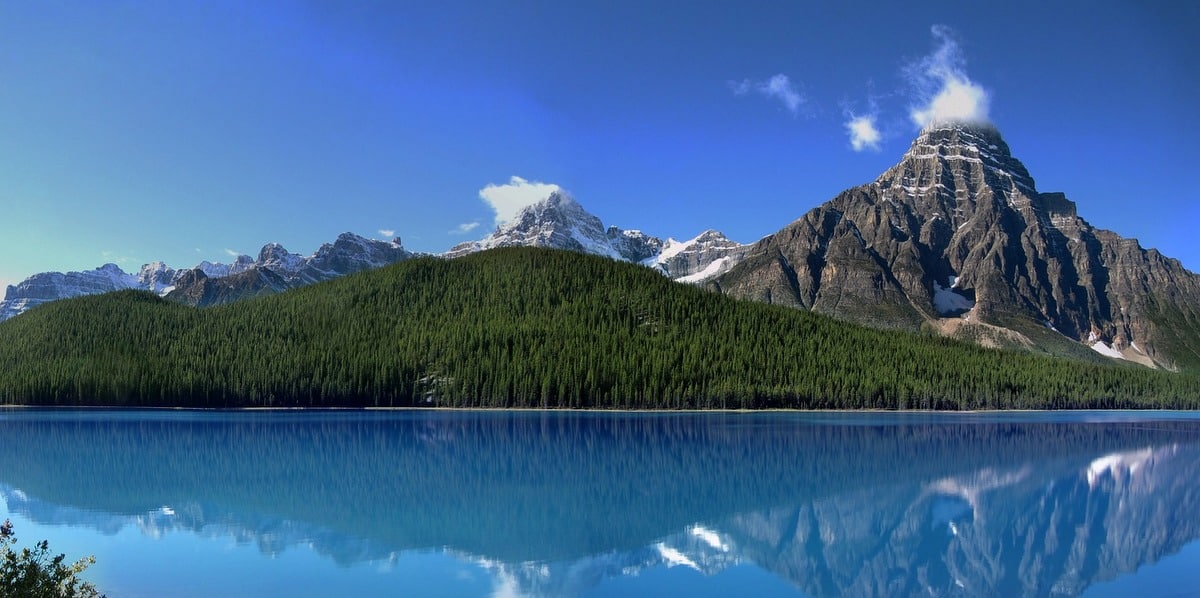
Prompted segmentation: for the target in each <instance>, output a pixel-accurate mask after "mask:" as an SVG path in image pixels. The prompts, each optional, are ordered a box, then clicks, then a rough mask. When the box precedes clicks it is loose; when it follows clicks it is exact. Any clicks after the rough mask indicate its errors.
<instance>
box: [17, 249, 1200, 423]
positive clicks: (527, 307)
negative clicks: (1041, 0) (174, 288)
mask: <svg viewBox="0 0 1200 598" xmlns="http://www.w3.org/2000/svg"><path fill="white" fill-rule="evenodd" d="M0 371H3V372H4V376H2V377H0V402H6V403H27V404H111V405H130V406H134V405H172V406H179V405H188V406H200V407H205V406H207V407H229V406H254V405H274V406H313V407H318V406H369V405H382V406H386V405H391V406H411V405H444V406H487V407H516V406H525V407H536V406H542V407H547V406H555V407H593V408H611V407H628V408H648V407H656V408H713V407H717V408H720V407H725V408H735V407H738V408H741V407H744V408H757V407H795V408H833V407H840V408H862V407H877V408H897V407H905V408H941V409H964V408H982V407H995V408H1012V407H1035V406H1036V407H1084V406H1087V407H1097V408H1099V407H1118V406H1124V407H1149V406H1167V405H1170V406H1197V402H1196V401H1197V398H1198V397H1200V379H1197V378H1196V377H1194V376H1190V375H1172V374H1167V373H1162V372H1153V371H1150V370H1146V369H1143V368H1134V367H1128V366H1121V367H1114V366H1108V367H1102V366H1088V365H1085V364H1079V363H1074V362H1069V361H1066V360H1061V359H1052V358H1045V357H1038V356H1034V355H1027V354H1018V353H1009V352H998V351H991V350H986V349H982V348H979V347H974V346H971V345H966V344H962V343H957V342H953V341H950V340H946V339H939V338H935V337H928V336H917V335H911V334H905V333H899V332H888V331H881V330H875V329H870V328H865V327H861V326H857V325H854V324H849V323H845V322H839V321H837V320H833V319H830V318H825V317H822V316H819V315H815V314H810V313H807V312H802V311H796V310H790V309H781V308H778V307H773V306H768V305H761V304H756V303H751V302H742V301H735V300H732V299H730V298H728V297H723V296H720V295H717V294H714V293H708V292H705V291H703V290H701V289H698V288H694V287H691V286H689V285H681V284H676V283H674V282H672V281H670V280H669V279H667V278H666V277H663V276H661V275H659V274H658V273H656V272H654V271H652V270H650V269H648V268H645V267H642V266H638V265H634V264H629V263H624V262H619V261H614V260H610V259H605V258H598V257H595V256H589V255H583V254H578V253H574V252H567V251H556V250H544V249H531V248H506V249H497V250H493V251H487V252H482V253H479V254H475V255H471V256H467V257H464V258H461V259H456V260H441V259H435V258H423V259H422V258H418V259H414V260H408V261H405V262H401V263H399V264H395V265H392V266H390V267H387V268H382V269H378V270H371V271H367V272H362V273H359V274H355V275H351V276H346V277H342V278H338V279H335V280H332V281H328V282H325V283H321V284H316V285H311V286H307V287H303V288H300V289H295V290H292V291H289V292H287V293H280V294H276V295H271V296H268V297H262V298H258V299H255V300H251V301H243V302H239V303H237V304H235V305H227V306H222V307H214V308H209V309H203V310H199V309H195V308H190V307H186V306H183V305H179V304H174V303H171V302H167V301H164V300H162V299H160V298H158V297H156V296H154V295H152V294H148V293H143V292H131V291H124V292H120V293H113V294H106V295H101V296H89V297H81V298H76V299H70V300H65V301H58V302H54V303H51V304H48V305H46V306H43V307H41V308H39V309H37V310H34V311H31V312H29V313H27V314H25V315H23V316H22V317H20V318H14V319H12V320H9V321H7V322H3V323H0Z"/></svg>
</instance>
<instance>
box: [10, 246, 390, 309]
mask: <svg viewBox="0 0 1200 598" xmlns="http://www.w3.org/2000/svg"><path fill="white" fill-rule="evenodd" d="M412 256H413V254H412V253H410V252H409V251H407V250H406V249H404V247H403V246H402V245H401V244H400V240H399V239H396V240H393V241H377V240H373V239H366V238H364V237H360V236H358V235H355V234H353V233H342V234H341V235H339V236H338V238H337V240H336V241H334V242H333V243H325V244H324V245H321V247H320V248H318V249H317V251H316V252H314V253H313V254H312V255H310V256H307V257H306V256H302V255H299V254H296V253H291V252H289V251H288V250H287V249H284V248H283V246H282V245H280V244H278V243H269V244H267V245H265V246H263V248H262V250H261V251H260V252H259V254H258V259H257V260H256V259H254V258H251V257H250V256H246V255H243V256H239V257H238V258H237V259H236V260H235V261H234V262H233V263H232V264H214V263H212V262H207V261H205V262H201V263H200V264H199V265H197V266H196V267H195V268H193V269H184V270H175V269H173V268H171V267H169V266H167V265H166V264H164V263H162V262H153V263H150V264H146V265H145V266H142V268H141V269H140V270H139V271H138V273H137V274H127V273H126V272H124V271H123V270H121V268H120V267H118V266H117V265H116V264H106V265H104V266H101V267H100V268H97V269H95V270H91V271H87V272H67V273H62V272H44V273H41V274H35V275H33V276H31V277H29V278H28V279H26V280H24V281H22V282H21V283H20V284H17V285H12V286H9V287H8V289H7V292H6V294H5V297H4V301H0V321H3V320H6V319H8V318H11V317H13V316H16V315H17V314H20V313H22V312H24V311H25V310H27V309H30V308H32V307H35V306H37V305H40V304H42V303H45V302H47V301H54V300H56V299H66V298H69V297H78V296H81V295H94V294H98V293H107V292H109V291H117V290H122V289H142V290H146V291H151V292H153V293H156V294H158V295H162V296H165V297H168V298H170V299H174V300H179V301H182V302H184V303H188V304H191V305H198V306H205V305H213V304H216V303H229V302H231V301H236V300H237V299H240V298H246V297H254V296H257V295H261V294H266V293H273V292H279V291H281V290H285V289H289V288H294V287H299V286H304V285H307V284H313V283H316V282H321V281H324V280H330V279H332V278H336V277H338V276H344V275H346V274H351V273H354V272H361V271H363V270H368V269H371V268H378V267H381V266H386V265H388V264H392V263H395V262H398V261H401V260H405V259H408V258H410V257H412Z"/></svg>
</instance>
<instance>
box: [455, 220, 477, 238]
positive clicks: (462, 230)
mask: <svg viewBox="0 0 1200 598" xmlns="http://www.w3.org/2000/svg"><path fill="white" fill-rule="evenodd" d="M476 228H479V222H478V221H476V222H464V223H462V224H460V225H458V226H456V227H454V230H452V231H450V234H452V235H465V234H467V233H469V232H471V231H473V230H475V229H476Z"/></svg>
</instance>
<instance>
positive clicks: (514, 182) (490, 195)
mask: <svg viewBox="0 0 1200 598" xmlns="http://www.w3.org/2000/svg"><path fill="white" fill-rule="evenodd" d="M556 191H562V187H559V186H558V185H555V184H554V183H543V182H540V181H527V180H525V179H523V178H521V177H519V176H513V177H512V178H510V179H509V180H508V183H505V184H503V185H497V184H495V183H489V184H488V185H487V186H486V187H484V188H483V189H480V190H479V199H482V200H483V201H485V202H487V204H488V205H489V206H491V208H492V210H493V211H495V212H496V225H497V226H499V225H501V224H504V223H505V222H508V221H509V220H512V219H513V218H515V217H516V216H517V214H518V213H520V212H521V208H524V207H526V206H531V205H533V204H535V203H537V202H539V201H542V200H543V199H546V198H548V197H550V194H552V193H554V192H556Z"/></svg>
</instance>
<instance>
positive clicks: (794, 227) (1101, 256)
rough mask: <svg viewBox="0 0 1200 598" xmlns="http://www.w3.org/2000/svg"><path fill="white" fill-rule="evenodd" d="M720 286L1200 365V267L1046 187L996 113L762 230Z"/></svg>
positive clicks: (925, 140)
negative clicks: (1099, 220) (994, 122)
mask: <svg viewBox="0 0 1200 598" xmlns="http://www.w3.org/2000/svg"><path fill="white" fill-rule="evenodd" d="M711 286H712V288H715V289H718V290H720V291H722V292H724V293H727V294H729V295H732V296H734V297H740V298H746V299H754V300H758V301H765V302H768V303H774V304H779V305H787V306H792V307H799V308H804V309H810V310H813V311H817V312H821V313H825V314H829V315H833V316H836V317H839V318H844V319H848V320H852V321H857V322H862V323H866V324H870V325H873V326H881V327H890V328H901V329H906V330H920V329H931V330H936V331H939V332H940V333H942V334H945V335H948V336H952V337H955V338H962V339H970V340H974V341H976V342H980V343H982V344H984V345H986V346H997V345H999V346H1015V347H1024V348H1028V349H1032V350H1038V351H1046V352H1050V353H1055V354H1070V355H1075V356H1077V357H1078V356H1082V357H1089V355H1090V358H1092V359H1095V358H1097V357H1098V356H1100V355H1103V356H1106V357H1117V358H1122V359H1127V360H1130V361H1136V362H1139V363H1142V364H1145V365H1150V366H1160V367H1165V368H1169V369H1178V368H1181V367H1197V366H1200V276H1197V275H1196V274H1194V273H1191V272H1189V271H1187V270H1185V269H1184V268H1183V266H1182V265H1181V264H1180V263H1179V262H1178V261H1177V260H1174V259H1171V258H1167V257H1165V256H1163V255H1162V254H1160V253H1159V252H1158V251H1156V250H1154V249H1144V248H1142V247H1141V246H1140V245H1139V244H1138V242H1137V241H1136V240H1134V239H1125V238H1122V237H1121V236H1119V235H1118V234H1116V233H1113V232H1110V231H1106V230H1101V229H1096V228H1094V227H1092V226H1091V225H1090V224H1088V223H1087V221H1085V220H1083V219H1082V218H1080V217H1079V216H1078V214H1077V213H1076V205H1075V203H1074V202H1072V201H1071V200H1069V199H1067V198H1066V196H1065V195H1064V194H1062V193H1042V192H1039V191H1038V190H1037V186H1036V184H1035V182H1034V179H1033V177H1032V176H1030V174H1029V172H1028V170H1026V168H1025V166H1024V165H1022V164H1021V162H1020V161H1019V160H1017V159H1016V158H1014V157H1013V156H1012V154H1011V152H1010V150H1009V147H1008V145H1007V144H1006V143H1005V142H1004V140H1003V139H1002V138H1001V136H1000V133H999V131H998V130H996V128H995V127H993V126H991V125H984V124H964V123H942V124H937V125H933V126H930V127H927V128H926V129H925V130H923V131H922V132H921V134H920V135H919V136H918V137H917V139H916V140H915V141H914V142H913V143H912V146H911V147H910V148H909V150H908V151H907V152H906V153H905V154H904V156H903V158H902V159H901V160H900V162H899V163H898V164H896V165H895V166H893V167H892V168H890V169H888V170H887V171H886V172H884V173H883V174H882V175H880V176H879V178H878V179H876V180H875V181H874V182H872V183H869V184H866V185H861V186H858V187H854V188H851V189H848V190H846V191H844V192H842V193H840V194H839V195H838V196H836V197H834V198H833V199H832V200H830V201H828V202H826V203H825V204H822V205H821V206H819V207H817V208H814V209H813V210H811V211H810V212H808V213H807V214H805V215H804V216H803V217H801V218H800V219H799V220H797V221H795V222H793V223H791V224H789V225H788V226H786V227H784V228H783V229H781V230H779V231H778V232H776V233H774V234H772V235H769V236H767V237H765V238H763V239H762V240H761V241H759V242H758V243H757V244H755V245H754V246H753V248H751V249H750V250H749V252H748V253H747V254H746V257H745V259H744V260H743V261H742V262H741V263H740V264H738V265H736V266H734V267H733V268H731V269H730V271H729V272H727V273H725V274H723V275H721V276H720V277H718V278H717V279H715V280H714V281H713V283H712V284H711ZM1084 347H1086V348H1090V349H1092V351H1091V352H1089V351H1087V350H1086V349H1084V350H1080V349H1081V348H1084Z"/></svg>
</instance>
